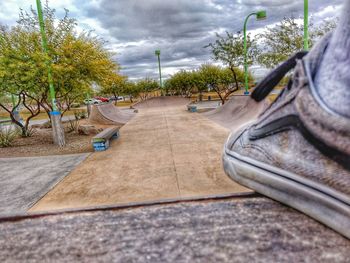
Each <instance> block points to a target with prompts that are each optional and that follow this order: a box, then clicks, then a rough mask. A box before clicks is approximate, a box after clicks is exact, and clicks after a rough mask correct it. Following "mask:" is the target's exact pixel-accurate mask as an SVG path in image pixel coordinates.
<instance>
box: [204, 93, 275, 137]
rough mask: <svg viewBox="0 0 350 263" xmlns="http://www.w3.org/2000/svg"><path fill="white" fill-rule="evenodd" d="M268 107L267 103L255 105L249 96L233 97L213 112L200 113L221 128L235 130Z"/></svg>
mask: <svg viewBox="0 0 350 263" xmlns="http://www.w3.org/2000/svg"><path fill="white" fill-rule="evenodd" d="M267 107H268V103H267V102H265V101H264V102H260V103H257V102H255V101H254V100H253V99H251V98H250V96H244V95H235V96H232V97H231V98H230V100H228V101H226V103H225V104H224V105H222V106H220V107H218V108H216V109H214V110H211V111H207V112H204V113H202V114H203V115H204V116H206V117H208V118H209V119H210V120H212V121H214V122H216V123H218V124H220V125H221V126H223V127H225V128H227V129H230V130H231V131H234V130H237V129H238V128H239V127H241V126H242V125H244V124H245V123H248V122H251V121H254V120H255V119H256V118H257V117H258V116H259V115H260V113H261V112H262V111H263V110H264V109H266V108H267Z"/></svg>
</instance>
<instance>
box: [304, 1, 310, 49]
mask: <svg viewBox="0 0 350 263" xmlns="http://www.w3.org/2000/svg"><path fill="white" fill-rule="evenodd" d="M304 50H306V51H307V50H309V0H304Z"/></svg>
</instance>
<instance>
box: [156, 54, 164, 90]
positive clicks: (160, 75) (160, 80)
mask: <svg viewBox="0 0 350 263" xmlns="http://www.w3.org/2000/svg"><path fill="white" fill-rule="evenodd" d="M154 53H155V55H156V56H157V57H158V67H159V85H160V89H161V91H162V93H163V90H162V89H163V82H162V69H161V67H160V50H159V49H157V50H156V51H155V52H154Z"/></svg>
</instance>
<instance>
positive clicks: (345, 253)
mask: <svg viewBox="0 0 350 263" xmlns="http://www.w3.org/2000/svg"><path fill="white" fill-rule="evenodd" d="M0 233H1V237H2V238H0V247H1V249H0V261H1V262H7V261H9V262H25V261H28V259H30V260H31V261H33V262H152V263H153V262H154V263H157V262H162V263H164V262H268V263H270V262H325V263H327V262H330V263H334V262H344V263H345V262H349V258H350V241H349V240H347V239H346V238H344V237H342V236H341V235H339V234H337V233H335V232H334V231H332V230H331V229H328V228H327V227H325V226H323V225H322V224H320V223H318V222H316V221H314V220H312V219H311V218H309V217H307V216H305V215H303V214H301V213H299V212H297V211H295V210H293V209H291V208H288V207H286V206H283V205H281V204H279V203H277V202H274V201H272V200H269V199H267V198H263V197H258V198H244V199H236V198H233V199H225V200H216V201H206V202H189V203H178V204H168V205H157V206H149V207H138V208H128V209H107V210H97V211H90V212H75V213H69V214H67V213H61V214H57V215H47V216H41V217H38V216H36V217H33V218H23V219H18V218H16V219H15V220H3V219H2V220H1V219H0Z"/></svg>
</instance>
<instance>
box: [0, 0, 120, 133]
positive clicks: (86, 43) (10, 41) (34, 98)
mask: <svg viewBox="0 0 350 263" xmlns="http://www.w3.org/2000/svg"><path fill="white" fill-rule="evenodd" d="M43 11H44V17H45V26H46V33H47V38H48V49H49V53H48V56H49V57H50V61H52V69H53V70H52V71H53V79H54V85H55V90H56V98H57V105H58V107H59V109H60V111H61V112H62V113H63V114H64V113H65V112H66V111H67V110H69V109H70V106H71V105H72V104H73V103H75V102H76V101H81V100H82V99H83V98H84V96H85V94H86V93H91V85H92V84H94V83H96V84H101V83H103V81H104V80H105V78H106V77H108V76H111V75H112V74H115V72H118V70H119V65H118V64H117V63H116V62H114V61H113V59H112V56H113V53H111V52H109V51H108V50H107V49H106V48H104V41H102V40H101V39H99V38H97V37H93V36H91V34H90V33H87V32H82V33H80V34H78V33H77V30H76V29H75V28H76V25H77V23H76V20H75V19H72V18H69V14H68V11H67V10H66V13H65V16H64V17H63V18H61V19H58V18H57V17H56V16H55V10H53V9H50V8H49V6H48V2H46V5H45V6H44V10H43ZM0 49H1V50H0V87H1V92H2V93H6V94H15V95H16V96H17V97H18V101H19V103H22V104H23V105H24V107H25V108H27V110H28V111H29V112H30V113H31V116H30V118H32V117H33V116H35V115H37V114H39V113H40V109H44V110H45V111H46V112H47V114H48V116H49V117H50V114H49V112H51V111H52V108H53V107H52V102H51V100H50V97H49V85H48V79H47V74H46V72H47V64H46V63H45V62H46V57H45V56H46V55H45V54H44V53H43V52H42V47H41V35H40V31H39V24H38V19H37V14H36V11H35V10H33V9H32V10H31V11H30V12H29V13H27V12H26V13H24V12H23V11H21V12H20V19H19V21H18V22H17V25H16V26H14V27H12V28H6V27H4V26H2V27H0ZM3 106H4V105H3ZM2 108H4V107H2ZM12 111H13V109H12V110H11V109H9V108H8V107H7V112H8V113H9V114H10V117H11V118H12V116H11V112H12ZM63 114H62V115H63ZM30 118H29V119H30ZM15 123H16V122H15ZM16 124H17V125H19V126H20V124H19V123H18V122H17V123H16ZM26 125H27V123H26Z"/></svg>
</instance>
